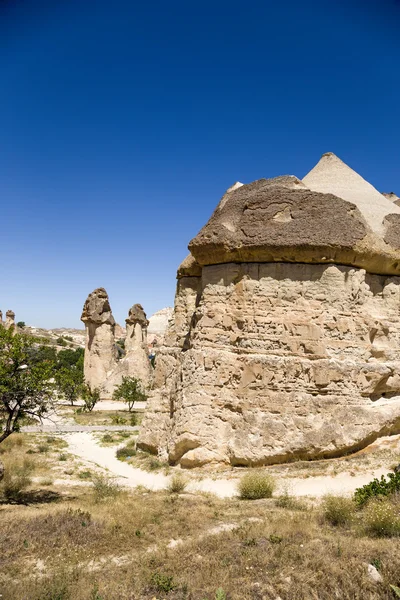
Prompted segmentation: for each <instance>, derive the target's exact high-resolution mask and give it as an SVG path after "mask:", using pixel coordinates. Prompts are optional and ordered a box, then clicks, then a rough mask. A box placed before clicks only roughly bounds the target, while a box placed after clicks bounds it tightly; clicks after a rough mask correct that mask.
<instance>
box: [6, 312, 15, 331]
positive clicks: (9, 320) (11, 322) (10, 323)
mask: <svg viewBox="0 0 400 600" xmlns="http://www.w3.org/2000/svg"><path fill="white" fill-rule="evenodd" d="M11 327H15V312H14V311H12V310H8V311H7V312H6V324H5V328H6V329H11Z"/></svg>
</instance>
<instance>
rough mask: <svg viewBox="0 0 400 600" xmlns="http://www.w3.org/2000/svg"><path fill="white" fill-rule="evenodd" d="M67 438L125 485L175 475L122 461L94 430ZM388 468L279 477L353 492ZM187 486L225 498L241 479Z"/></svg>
mask: <svg viewBox="0 0 400 600" xmlns="http://www.w3.org/2000/svg"><path fill="white" fill-rule="evenodd" d="M65 439H66V441H67V442H68V445H69V452H71V453H72V454H74V455H76V456H78V457H80V458H83V459H85V460H86V461H89V462H93V463H95V464H96V465H98V466H99V467H102V468H103V469H107V470H108V471H109V472H110V474H111V475H113V476H115V478H116V481H117V482H118V483H119V484H120V485H122V486H125V487H131V488H133V487H137V486H139V485H141V486H144V487H146V488H148V489H150V490H160V489H163V488H165V487H166V486H167V485H168V482H169V480H170V478H171V475H169V476H167V475H163V474H161V473H148V472H147V471H143V470H142V469H138V468H135V467H132V466H131V465H129V464H127V463H124V462H121V461H120V460H118V459H117V458H116V456H115V451H116V446H113V447H103V446H99V444H98V442H97V440H96V439H95V438H94V436H93V435H92V434H90V433H86V432H78V433H71V434H67V435H65ZM387 472H388V469H387V468H381V469H375V470H370V471H367V472H365V473H362V474H357V475H351V474H350V473H346V472H344V473H340V474H338V475H336V476H335V477H332V476H331V475H326V476H316V477H308V478H306V479H304V478H296V477H291V478H286V479H282V480H281V481H279V479H278V486H279V488H280V491H283V490H285V489H287V490H288V491H289V493H290V494H292V495H294V496H311V497H321V496H323V495H325V494H327V493H333V494H351V493H352V492H354V490H355V489H356V488H357V487H360V486H362V485H364V484H366V483H368V482H369V481H371V479H373V478H374V477H380V476H381V475H384V474H386V473H387ZM238 475H240V473H238ZM184 476H186V478H187V479H188V480H190V473H186V474H185V472H184ZM186 489H187V491H202V492H210V493H213V494H216V495H217V496H220V497H221V498H229V497H232V496H235V495H236V494H237V479H235V478H232V479H223V478H218V479H211V478H204V479H202V480H201V481H194V480H192V481H190V482H189V483H188V485H187V488H186ZM278 493H279V489H278Z"/></svg>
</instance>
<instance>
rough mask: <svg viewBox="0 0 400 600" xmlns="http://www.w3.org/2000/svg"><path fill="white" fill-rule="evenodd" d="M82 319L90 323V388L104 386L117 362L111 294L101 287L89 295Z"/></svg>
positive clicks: (87, 371) (87, 363) (87, 354)
mask: <svg viewBox="0 0 400 600" xmlns="http://www.w3.org/2000/svg"><path fill="white" fill-rule="evenodd" d="M81 321H83V323H85V327H86V345H85V360H84V374H85V381H86V383H87V384H88V385H89V387H90V389H92V390H93V389H94V388H99V389H100V390H101V391H103V390H104V386H105V384H106V381H107V378H108V377H109V375H110V373H111V371H112V369H113V368H115V365H116V351H115V339H114V329H115V320H114V317H113V314H112V311H111V307H110V302H109V299H108V294H107V292H106V290H105V289H104V288H97V289H96V290H94V291H93V292H92V293H91V294H89V296H88V297H87V299H86V302H85V304H84V306H83V311H82V316H81Z"/></svg>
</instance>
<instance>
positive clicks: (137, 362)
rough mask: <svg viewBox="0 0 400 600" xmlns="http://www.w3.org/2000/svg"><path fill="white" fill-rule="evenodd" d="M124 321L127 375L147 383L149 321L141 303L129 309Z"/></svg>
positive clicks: (149, 366) (148, 370)
mask: <svg viewBox="0 0 400 600" xmlns="http://www.w3.org/2000/svg"><path fill="white" fill-rule="evenodd" d="M125 321H126V340H125V351H126V357H125V361H126V362H128V363H129V375H132V376H134V377H137V378H138V379H140V380H141V381H142V383H143V384H144V385H148V383H149V380H150V375H151V365H150V362H149V358H148V347H147V327H148V325H149V321H148V320H147V317H146V313H145V312H144V310H143V307H142V305H141V304H134V305H133V306H132V308H130V309H129V314H128V318H127V319H126V320H125Z"/></svg>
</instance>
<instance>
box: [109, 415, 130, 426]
mask: <svg viewBox="0 0 400 600" xmlns="http://www.w3.org/2000/svg"><path fill="white" fill-rule="evenodd" d="M111 423H112V424H113V425H126V419H125V418H124V417H121V415H111Z"/></svg>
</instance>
